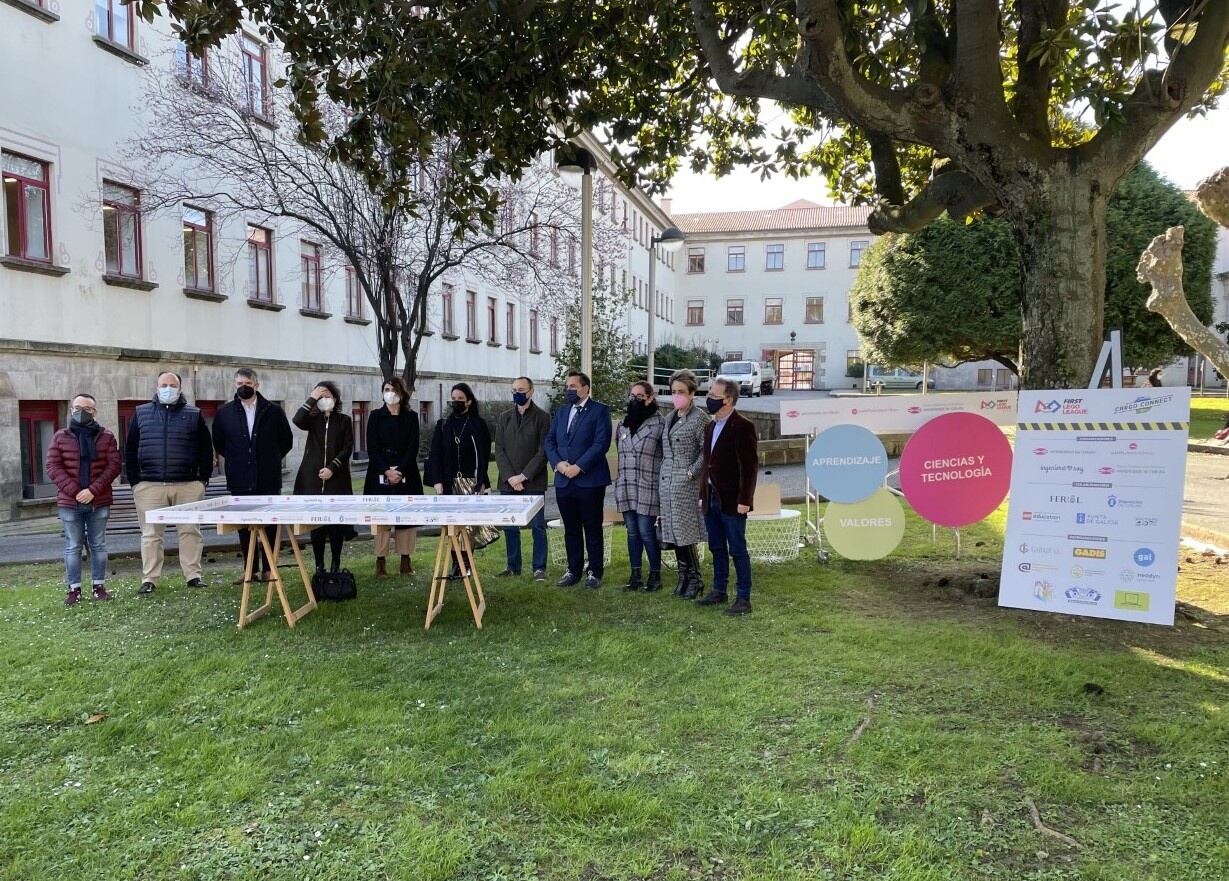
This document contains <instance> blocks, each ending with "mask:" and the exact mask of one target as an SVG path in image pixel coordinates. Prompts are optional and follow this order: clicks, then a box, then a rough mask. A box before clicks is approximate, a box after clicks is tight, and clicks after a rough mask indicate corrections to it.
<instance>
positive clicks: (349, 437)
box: [293, 379, 354, 572]
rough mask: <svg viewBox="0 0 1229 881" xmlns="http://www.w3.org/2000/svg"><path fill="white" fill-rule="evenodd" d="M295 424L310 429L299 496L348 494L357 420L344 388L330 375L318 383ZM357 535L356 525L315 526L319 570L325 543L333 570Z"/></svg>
mask: <svg viewBox="0 0 1229 881" xmlns="http://www.w3.org/2000/svg"><path fill="white" fill-rule="evenodd" d="M293 421H294V424H295V425H296V426H298V427H299V428H301V429H303V430H304V431H306V432H307V442H306V443H305V444H304V446H303V461H302V462H300V463H299V473H298V474H297V475H296V476H295V479H294V494H295V495H296V496H308V495H315V496H348V495H351V494H352V493H353V491H354V490H353V488H352V487H351V485H350V454H351V453H353V452H354V423H353V422H351V421H350V417H349V416H348V415H346V414H345V413H344V412H342V407H341V391H340V390H339V389H338V388H337V385H336V383H333V382H329V381H328V380H327V379H326V380H322V381H321V382H318V383H316V387H315V388H314V389H312V393H311V394H310V395H308V397H307V400H306V401H304V402H303V403H302V404H300V405H299V409H298V410H296V411H295V413H294V419H293ZM353 535H354V527H353V526H337V525H332V526H321V527H320V528H318V529H313V530H312V552H313V553H314V554H315V557H316V571H317V572H321V571H323V570H324V543H325V541H326V540H327V541H328V543H329V550H330V551H332V555H331V556H332V564H333V566H332V571H333V572H336V571H337V570H338V569H340V568H341V546H342V543H343V542H344V541H345V540H346V538H347V537H350V536H353Z"/></svg>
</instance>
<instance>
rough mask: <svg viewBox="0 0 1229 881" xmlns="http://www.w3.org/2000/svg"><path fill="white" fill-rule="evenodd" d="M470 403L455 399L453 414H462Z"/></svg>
mask: <svg viewBox="0 0 1229 881" xmlns="http://www.w3.org/2000/svg"><path fill="white" fill-rule="evenodd" d="M468 404H469V401H453V402H452V414H453V415H454V416H460V415H461V414H462V413H464V412H465V408H466V406H468Z"/></svg>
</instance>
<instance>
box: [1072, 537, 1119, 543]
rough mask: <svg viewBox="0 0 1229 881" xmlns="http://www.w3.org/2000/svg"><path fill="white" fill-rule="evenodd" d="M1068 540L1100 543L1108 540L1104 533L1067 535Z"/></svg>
mask: <svg viewBox="0 0 1229 881" xmlns="http://www.w3.org/2000/svg"><path fill="white" fill-rule="evenodd" d="M1067 540H1068V541H1099V542H1101V543H1102V544H1104V543H1105V542H1107V541H1109V539H1108V538H1106V537H1105V536H1104V535H1069V536H1067Z"/></svg>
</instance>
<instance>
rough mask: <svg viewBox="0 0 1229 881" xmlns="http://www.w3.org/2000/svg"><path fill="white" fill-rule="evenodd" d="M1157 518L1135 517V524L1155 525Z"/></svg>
mask: <svg viewBox="0 0 1229 881" xmlns="http://www.w3.org/2000/svg"><path fill="white" fill-rule="evenodd" d="M1156 524H1157V519H1156V518H1155V517H1136V518H1135V525H1136V526H1156Z"/></svg>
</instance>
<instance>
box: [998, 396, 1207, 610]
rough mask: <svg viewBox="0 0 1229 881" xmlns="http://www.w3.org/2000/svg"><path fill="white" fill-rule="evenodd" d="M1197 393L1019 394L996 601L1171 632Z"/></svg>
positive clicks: (1019, 606) (1023, 607) (1014, 606)
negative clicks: (1136, 623)
mask: <svg viewBox="0 0 1229 881" xmlns="http://www.w3.org/2000/svg"><path fill="white" fill-rule="evenodd" d="M1189 419H1190V389H1188V388H1155V389H1148V390H1140V389H1097V390H1092V389H1087V390H1084V389H1081V390H1070V391H1031V392H1021V393H1020V422H1019V424H1018V426H1017V431H1016V456H1015V462H1014V466H1013V469H1012V477H1011V504H1010V507H1009V511H1008V521H1007V537H1006V542H1005V547H1004V550H1003V572H1002V578H1001V587H1000V590H999V605H1001V606H1009V607H1012V608H1018V609H1034V610H1038V611H1047V612H1064V613H1066V614H1070V615H1087V616H1091V617H1095V618H1113V619H1117V620H1122V621H1143V622H1148V623H1152V624H1173V620H1174V602H1175V598H1176V593H1177V580H1178V552H1179V545H1180V541H1181V533H1180V530H1181V522H1182V495H1183V487H1184V484H1185V474H1186V444H1187V434H1188V429H1189Z"/></svg>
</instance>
